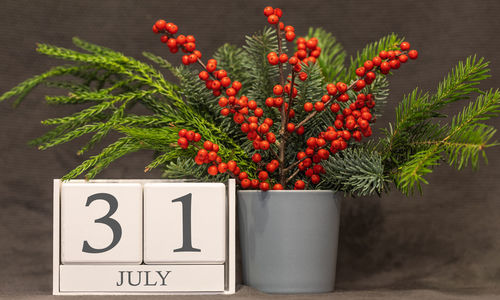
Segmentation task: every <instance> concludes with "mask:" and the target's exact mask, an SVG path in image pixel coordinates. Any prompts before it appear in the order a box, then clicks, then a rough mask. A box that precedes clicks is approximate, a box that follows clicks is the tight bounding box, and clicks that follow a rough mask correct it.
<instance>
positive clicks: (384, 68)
mask: <svg viewBox="0 0 500 300" xmlns="http://www.w3.org/2000/svg"><path fill="white" fill-rule="evenodd" d="M390 71H391V65H390V64H389V63H388V62H386V61H384V62H382V63H381V64H380V72H381V73H382V74H388V73H389V72H390Z"/></svg>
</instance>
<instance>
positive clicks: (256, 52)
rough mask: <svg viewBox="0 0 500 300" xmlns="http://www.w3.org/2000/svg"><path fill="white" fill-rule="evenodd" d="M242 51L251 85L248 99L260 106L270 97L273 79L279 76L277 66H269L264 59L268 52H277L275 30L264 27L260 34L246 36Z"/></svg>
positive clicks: (273, 83)
mask: <svg viewBox="0 0 500 300" xmlns="http://www.w3.org/2000/svg"><path fill="white" fill-rule="evenodd" d="M243 49H244V50H245V52H246V53H247V55H248V61H245V62H244V63H245V70H246V72H247V74H248V76H249V78H250V82H251V83H252V84H251V86H250V87H249V90H248V98H250V99H255V101H257V102H258V103H259V104H261V105H262V104H263V103H264V101H265V99H266V98H267V97H270V96H271V95H272V89H273V86H274V85H275V79H276V78H278V76H279V68H278V66H271V65H270V64H269V62H268V61H267V58H266V57H267V54H268V53H269V52H273V51H274V52H277V51H278V45H277V37H276V32H275V30H274V29H273V28H271V27H266V28H265V29H264V30H263V31H262V32H261V33H256V34H254V35H252V36H247V37H246V45H244V46H243Z"/></svg>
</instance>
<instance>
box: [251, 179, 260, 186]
mask: <svg viewBox="0 0 500 300" xmlns="http://www.w3.org/2000/svg"><path fill="white" fill-rule="evenodd" d="M258 186H259V180H258V179H252V187H253V188H257V187H258Z"/></svg>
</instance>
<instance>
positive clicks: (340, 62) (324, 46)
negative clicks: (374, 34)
mask: <svg viewBox="0 0 500 300" xmlns="http://www.w3.org/2000/svg"><path fill="white" fill-rule="evenodd" d="M312 37H316V38H317V39H318V47H320V48H321V55H320V56H319V57H318V59H317V61H318V63H319V66H320V68H321V72H322V74H323V77H324V78H325V81H326V82H333V81H335V80H336V79H337V78H343V77H344V76H345V66H344V61H345V58H346V53H345V51H344V49H343V47H342V45H340V44H339V43H338V42H337V40H336V39H335V37H334V36H332V34H331V33H329V32H326V31H325V30H324V29H323V28H312V27H310V28H309V33H308V34H307V39H310V38H312Z"/></svg>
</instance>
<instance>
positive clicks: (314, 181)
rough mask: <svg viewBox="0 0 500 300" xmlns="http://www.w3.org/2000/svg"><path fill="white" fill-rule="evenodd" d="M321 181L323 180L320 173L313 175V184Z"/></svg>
mask: <svg viewBox="0 0 500 300" xmlns="http://www.w3.org/2000/svg"><path fill="white" fill-rule="evenodd" d="M320 181H321V178H320V177H319V176H318V175H316V174H314V175H313V176H311V182H312V183H313V184H318V183H319V182H320Z"/></svg>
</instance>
